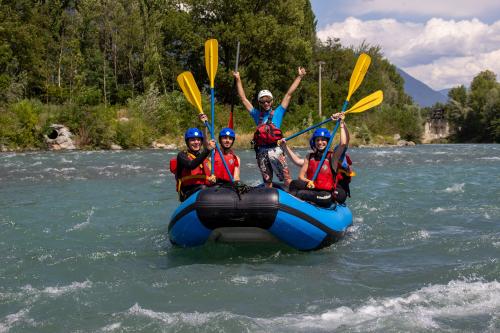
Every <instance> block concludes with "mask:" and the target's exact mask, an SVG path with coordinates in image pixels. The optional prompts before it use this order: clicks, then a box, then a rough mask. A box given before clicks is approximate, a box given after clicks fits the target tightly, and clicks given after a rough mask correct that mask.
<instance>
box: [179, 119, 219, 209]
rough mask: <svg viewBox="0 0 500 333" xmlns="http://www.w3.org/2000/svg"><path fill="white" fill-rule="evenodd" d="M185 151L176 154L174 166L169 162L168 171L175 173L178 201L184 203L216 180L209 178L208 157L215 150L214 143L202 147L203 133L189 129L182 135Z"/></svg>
mask: <svg viewBox="0 0 500 333" xmlns="http://www.w3.org/2000/svg"><path fill="white" fill-rule="evenodd" d="M184 140H185V142H186V146H187V150H185V151H181V152H179V153H178V154H177V158H176V165H175V166H173V164H175V163H172V161H171V162H170V171H171V172H173V173H175V178H176V180H177V192H179V200H180V201H181V202H182V201H185V200H186V199H187V198H188V197H189V196H190V195H191V194H193V193H195V192H196V191H198V190H201V189H204V188H205V187H207V186H211V185H213V184H214V183H215V181H216V178H215V177H214V176H211V171H210V161H209V159H208V156H209V155H210V152H211V151H212V150H213V149H214V148H215V141H214V140H210V141H209V142H207V144H206V147H205V149H202V146H203V133H202V132H201V131H200V130H199V129H197V128H189V129H188V130H187V131H186V133H185V134H184Z"/></svg>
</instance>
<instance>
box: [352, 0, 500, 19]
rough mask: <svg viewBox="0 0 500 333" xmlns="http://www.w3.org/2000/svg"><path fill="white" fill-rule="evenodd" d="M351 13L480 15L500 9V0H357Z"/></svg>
mask: <svg viewBox="0 0 500 333" xmlns="http://www.w3.org/2000/svg"><path fill="white" fill-rule="evenodd" d="M347 11H348V13H350V15H356V16H361V15H365V14H373V13H391V14H408V13H411V14H412V15H423V16H440V17H478V16H485V15H486V16H487V15H490V14H491V13H495V12H499V11H500V1H498V0H474V1H472V0H419V1H410V0H399V1H394V0H357V1H351V4H350V6H349V7H347Z"/></svg>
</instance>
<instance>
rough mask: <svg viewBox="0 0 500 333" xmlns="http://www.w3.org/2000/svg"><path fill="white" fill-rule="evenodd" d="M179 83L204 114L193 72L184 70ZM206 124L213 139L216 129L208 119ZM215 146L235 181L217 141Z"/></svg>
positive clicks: (228, 172)
mask: <svg viewBox="0 0 500 333" xmlns="http://www.w3.org/2000/svg"><path fill="white" fill-rule="evenodd" d="M177 83H179V86H180V87H181V89H182V92H183V93H184V96H186V99H187V100H188V102H189V103H191V104H192V105H193V106H194V107H196V109H197V110H198V112H199V113H200V114H203V108H202V106H201V94H200V90H199V89H198V85H197V84H196V81H195V80H194V77H193V74H191V72H183V73H181V74H179V76H177ZM205 126H206V127H207V128H208V130H209V131H210V136H211V137H212V139H213V138H214V131H213V128H212V127H211V126H210V124H209V123H208V121H205ZM215 148H217V151H218V152H219V154H220V156H221V160H222V163H223V164H224V168H225V169H226V172H227V174H228V175H229V179H231V182H232V183H234V179H233V175H232V174H231V172H230V171H229V168H228V167H227V164H226V160H225V159H224V157H223V156H224V155H222V151H221V150H220V147H219V144H218V143H217V141H216V142H215ZM212 160H213V158H212ZM212 173H213V167H212Z"/></svg>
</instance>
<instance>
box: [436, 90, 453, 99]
mask: <svg viewBox="0 0 500 333" xmlns="http://www.w3.org/2000/svg"><path fill="white" fill-rule="evenodd" d="M450 90H451V88H447V89H441V90H439V93H441V95H443V96H445V97H446V98H448V93H449V92H450Z"/></svg>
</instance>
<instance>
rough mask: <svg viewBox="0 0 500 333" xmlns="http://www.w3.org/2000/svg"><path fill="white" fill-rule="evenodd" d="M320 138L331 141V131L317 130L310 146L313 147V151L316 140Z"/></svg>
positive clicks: (310, 141)
mask: <svg viewBox="0 0 500 333" xmlns="http://www.w3.org/2000/svg"><path fill="white" fill-rule="evenodd" d="M320 137H323V138H327V139H330V137H331V134H330V131H328V129H327V128H317V129H316V130H315V131H314V133H313V135H312V136H311V139H310V140H309V146H311V149H314V148H315V145H314V141H315V140H316V138H320Z"/></svg>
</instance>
